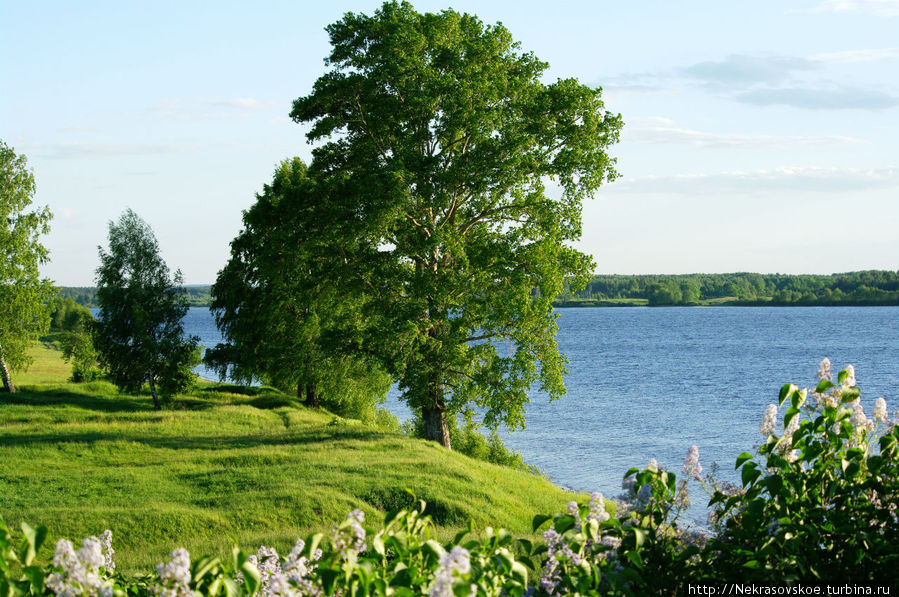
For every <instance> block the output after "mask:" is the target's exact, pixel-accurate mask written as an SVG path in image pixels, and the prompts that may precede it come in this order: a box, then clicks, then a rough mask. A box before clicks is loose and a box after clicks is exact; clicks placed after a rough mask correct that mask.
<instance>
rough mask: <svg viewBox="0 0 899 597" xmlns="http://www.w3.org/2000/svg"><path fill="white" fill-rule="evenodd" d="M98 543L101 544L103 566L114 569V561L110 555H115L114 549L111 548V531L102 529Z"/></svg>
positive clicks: (110, 569)
mask: <svg viewBox="0 0 899 597" xmlns="http://www.w3.org/2000/svg"><path fill="white" fill-rule="evenodd" d="M100 544H101V545H102V546H103V568H105V569H107V570H109V571H110V572H111V571H113V570H115V562H114V561H113V559H112V556H114V555H115V550H114V549H113V548H112V531H110V530H109V529H106V530H105V531H103V534H102V535H100Z"/></svg>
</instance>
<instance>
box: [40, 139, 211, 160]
mask: <svg viewBox="0 0 899 597" xmlns="http://www.w3.org/2000/svg"><path fill="white" fill-rule="evenodd" d="M194 149H195V147H193V146H191V145H176V144H152V143H54V144H52V145H36V146H34V147H33V148H31V149H30V150H29V153H30V154H33V155H35V156H42V157H46V158H51V159H73V158H95V157H110V156H124V155H128V156H133V155H164V154H172V153H184V152H187V151H193V150H194Z"/></svg>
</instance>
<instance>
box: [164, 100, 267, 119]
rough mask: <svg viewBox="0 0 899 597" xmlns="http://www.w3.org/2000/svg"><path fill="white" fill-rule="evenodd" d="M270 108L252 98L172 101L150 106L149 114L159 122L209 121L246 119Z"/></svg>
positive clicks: (265, 103)
mask: <svg viewBox="0 0 899 597" xmlns="http://www.w3.org/2000/svg"><path fill="white" fill-rule="evenodd" d="M272 107H274V103H273V102H264V101H261V100H258V99H255V98H252V97H235V98H223V99H173V100H167V101H164V102H160V103H158V104H156V105H154V106H152V107H151V108H150V113H151V114H152V115H153V116H154V117H156V118H159V119H161V120H210V119H229V118H247V117H249V116H250V115H251V114H252V113H253V112H255V111H258V110H264V109H267V108H272Z"/></svg>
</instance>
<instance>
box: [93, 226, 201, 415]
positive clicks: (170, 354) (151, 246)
mask: <svg viewBox="0 0 899 597" xmlns="http://www.w3.org/2000/svg"><path fill="white" fill-rule="evenodd" d="M98 248H99V252H100V267H98V268H97V302H98V303H99V305H100V313H99V317H98V320H97V323H96V324H95V325H94V326H93V329H94V345H95V346H96V349H97V351H98V353H99V360H100V364H101V365H103V367H104V368H105V369H106V370H108V372H109V376H110V377H111V378H112V381H113V383H115V384H116V385H117V386H119V387H120V388H122V389H124V390H126V391H129V392H138V391H140V389H141V387H142V386H143V384H144V382H147V383H149V386H150V393H151V395H152V396H153V406H154V407H155V408H156V409H157V410H159V409H160V408H161V404H160V402H159V394H162V395H164V396H168V395H171V394H174V393H176V392H179V391H183V390H185V389H186V388H188V387H190V385H191V384H192V383H193V382H194V380H195V378H196V375H195V374H194V373H193V371H192V367H193V366H195V365H196V364H198V363H199V361H200V354H199V353H200V349H199V347H198V342H199V339H198V338H197V337H196V336H189V337H185V335H184V327H183V323H182V320H183V319H184V315H185V314H186V313H187V309H188V299H187V296H186V294H185V293H184V290H183V289H182V288H181V287H180V285H181V283H182V279H181V272H180V271H176V272H175V275H174V276H173V277H172V276H170V275H169V268H168V266H167V265H166V264H165V261H163V259H162V257H161V256H160V254H159V244H158V243H157V241H156V236H155V235H154V234H153V230H152V229H151V228H150V225H149V224H147V223H146V222H145V221H144V220H142V219H141V218H140V217H139V216H138V215H137V214H136V213H134V212H133V211H131V210H130V209H129V210H126V211H125V213H124V214H122V217H121V218H120V219H119V221H118V223H113V222H110V223H109V252H106V251H104V250H103V248H102V247H98Z"/></svg>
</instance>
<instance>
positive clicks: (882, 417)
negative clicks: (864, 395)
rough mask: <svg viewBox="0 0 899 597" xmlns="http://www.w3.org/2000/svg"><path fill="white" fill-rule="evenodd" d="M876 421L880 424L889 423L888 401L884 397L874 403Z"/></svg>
mask: <svg viewBox="0 0 899 597" xmlns="http://www.w3.org/2000/svg"><path fill="white" fill-rule="evenodd" d="M873 416H874V420H875V421H877V422H878V423H886V422H887V401H886V400H884V399H883V396H881V397H880V398H878V399H877V400H875V401H874V414H873Z"/></svg>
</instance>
